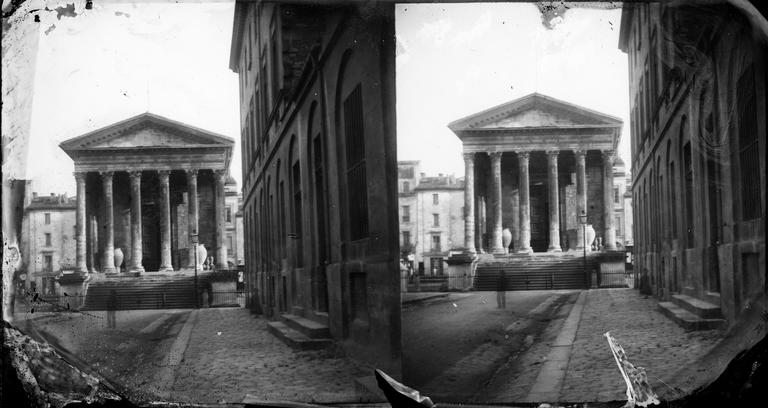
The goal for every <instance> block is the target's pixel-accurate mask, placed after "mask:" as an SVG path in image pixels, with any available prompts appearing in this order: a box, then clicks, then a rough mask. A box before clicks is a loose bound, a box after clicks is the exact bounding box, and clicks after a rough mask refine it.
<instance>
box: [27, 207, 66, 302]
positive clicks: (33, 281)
mask: <svg viewBox="0 0 768 408" xmlns="http://www.w3.org/2000/svg"><path fill="white" fill-rule="evenodd" d="M26 201H27V205H26V206H25V208H24V217H23V218H22V233H21V237H22V241H21V248H22V262H23V263H24V264H23V270H24V271H25V275H26V276H25V279H24V288H25V289H26V290H28V291H30V292H37V293H40V294H41V295H56V294H58V292H57V289H56V280H57V278H59V277H61V275H62V274H63V273H64V272H71V271H73V270H74V269H75V237H76V235H77V234H76V233H77V231H76V229H75V228H76V226H75V209H76V200H75V199H74V198H70V197H67V196H66V195H54V194H53V193H51V195H50V196H38V195H37V193H32V195H31V197H29V199H28V200H26Z"/></svg>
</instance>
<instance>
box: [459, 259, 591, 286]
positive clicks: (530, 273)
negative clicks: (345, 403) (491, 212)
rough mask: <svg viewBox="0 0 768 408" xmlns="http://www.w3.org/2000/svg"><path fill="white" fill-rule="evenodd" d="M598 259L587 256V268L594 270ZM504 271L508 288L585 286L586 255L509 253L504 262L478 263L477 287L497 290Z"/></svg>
mask: <svg viewBox="0 0 768 408" xmlns="http://www.w3.org/2000/svg"><path fill="white" fill-rule="evenodd" d="M512 258H514V259H515V261H512V260H511V259H512ZM595 262H596V261H595V259H594V258H593V257H588V258H587V270H590V271H591V270H592V269H594V268H595V267H596V264H595ZM502 270H504V271H505V276H506V287H505V289H506V290H547V289H582V288H584V287H585V286H586V285H587V282H586V280H585V276H584V259H583V258H580V257H575V256H555V255H552V256H526V255H519V256H510V257H509V258H508V259H505V260H504V261H502V262H499V261H495V262H485V263H481V264H480V265H478V266H477V269H476V270H475V281H474V288H475V290H486V291H494V290H497V283H498V280H499V274H500V272H501V271H502Z"/></svg>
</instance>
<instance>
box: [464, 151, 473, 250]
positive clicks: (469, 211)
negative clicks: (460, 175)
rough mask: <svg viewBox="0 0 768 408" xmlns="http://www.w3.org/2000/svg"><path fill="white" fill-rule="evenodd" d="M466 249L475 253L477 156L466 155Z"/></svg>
mask: <svg viewBox="0 0 768 408" xmlns="http://www.w3.org/2000/svg"><path fill="white" fill-rule="evenodd" d="M464 248H465V249H466V251H467V253H469V254H474V253H475V154H474V153H465V154H464Z"/></svg>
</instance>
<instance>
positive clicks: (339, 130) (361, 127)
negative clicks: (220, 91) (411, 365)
mask: <svg viewBox="0 0 768 408" xmlns="http://www.w3.org/2000/svg"><path fill="white" fill-rule="evenodd" d="M394 38H395V32H394V5H393V4H391V3H387V4H384V3H378V4H377V3H374V4H368V3H359V4H358V3H334V4H331V5H321V4H319V3H318V4H307V3H306V2H297V3H296V4H292V3H290V2H280V3H272V2H248V3H246V2H237V4H236V6H235V17H234V26H233V35H232V47H231V54H230V68H231V69H232V70H233V71H235V72H236V73H238V75H239V80H240V118H241V123H240V125H241V134H242V146H243V147H242V154H243V156H242V164H243V168H242V171H243V214H244V223H245V228H246V231H247V232H246V234H245V242H246V245H245V251H246V256H245V267H246V285H245V288H246V293H247V296H246V299H247V300H246V302H247V306H248V307H249V308H251V309H252V310H253V311H254V312H263V313H264V314H265V316H266V317H268V318H269V319H272V320H273V321H272V322H270V323H269V326H268V327H269V328H270V330H271V331H272V332H273V333H275V334H276V335H278V336H281V338H284V337H285V336H286V333H288V332H287V324H291V325H299V326H301V325H306V324H307V323H306V322H312V325H313V327H317V326H318V325H319V326H320V327H323V329H321V330H315V329H313V330H314V331H313V333H325V334H323V335H322V336H323V338H326V337H327V336H330V337H331V338H332V339H333V340H336V341H337V343H338V344H339V345H341V346H342V347H343V348H344V349H345V350H346V351H347V353H348V355H349V356H350V357H352V358H355V359H357V360H358V361H361V362H364V363H368V364H370V365H373V366H376V367H378V368H381V369H384V370H385V371H388V372H394V373H395V375H399V373H400V370H401V367H400V366H401V362H400V350H401V348H400V293H399V269H398V230H397V219H396V217H397V210H396V208H397V186H396V180H397V179H396V177H397V175H396V171H397V170H396V147H395V146H396V145H395V64H394V54H395V49H394V45H395V44H394ZM294 327H295V326H294ZM318 335H319V334H318ZM326 340H327V339H326Z"/></svg>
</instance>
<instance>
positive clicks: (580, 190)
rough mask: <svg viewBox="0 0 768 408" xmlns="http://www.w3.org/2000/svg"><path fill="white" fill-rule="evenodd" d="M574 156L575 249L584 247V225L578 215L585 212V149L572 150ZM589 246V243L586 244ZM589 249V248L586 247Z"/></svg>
mask: <svg viewBox="0 0 768 408" xmlns="http://www.w3.org/2000/svg"><path fill="white" fill-rule="evenodd" d="M573 153H574V154H575V156H576V217H577V218H576V219H577V221H578V223H579V225H578V228H576V237H577V238H576V241H577V243H576V249H577V250H583V249H584V240H585V238H584V227H583V226H582V225H581V222H583V221H582V220H580V219H579V218H578V217H579V216H582V215H586V214H587V169H586V155H587V151H586V150H574V152H573ZM587 246H588V247H589V244H587ZM587 250H589V248H587Z"/></svg>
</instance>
